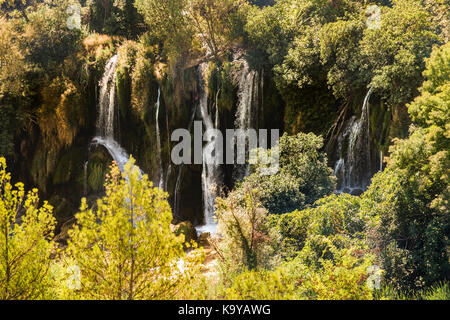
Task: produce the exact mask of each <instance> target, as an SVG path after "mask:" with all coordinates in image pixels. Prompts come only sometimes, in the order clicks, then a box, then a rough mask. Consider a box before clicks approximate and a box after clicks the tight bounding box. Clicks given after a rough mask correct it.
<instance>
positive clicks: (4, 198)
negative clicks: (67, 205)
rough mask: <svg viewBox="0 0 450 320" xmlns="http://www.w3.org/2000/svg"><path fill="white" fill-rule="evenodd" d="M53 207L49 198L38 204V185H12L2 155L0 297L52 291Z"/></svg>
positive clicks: (32, 295) (33, 296) (46, 294)
mask: <svg viewBox="0 0 450 320" xmlns="http://www.w3.org/2000/svg"><path fill="white" fill-rule="evenodd" d="M52 209H53V208H52V207H51V206H50V205H49V204H48V203H47V202H46V201H45V202H44V203H43V205H42V206H41V207H39V198H38V191H37V189H33V190H32V191H30V192H28V193H25V190H24V186H23V184H22V183H17V184H16V185H15V187H13V186H12V185H11V175H10V174H9V173H7V172H6V162H5V159H4V158H0V248H1V252H2V253H1V254H0V299H1V300H19V299H30V300H31V299H46V298H48V297H49V295H50V294H51V292H52V281H51V277H50V273H49V268H50V264H51V259H50V255H51V254H52V252H53V250H54V249H55V248H54V243H53V241H52V240H51V239H52V238H53V230H54V228H55V222H56V221H55V218H54V217H53V216H52Z"/></svg>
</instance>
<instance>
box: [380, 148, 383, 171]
mask: <svg viewBox="0 0 450 320" xmlns="http://www.w3.org/2000/svg"><path fill="white" fill-rule="evenodd" d="M382 171H383V151H380V172H382Z"/></svg>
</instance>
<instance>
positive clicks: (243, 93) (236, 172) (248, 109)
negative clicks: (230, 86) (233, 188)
mask: <svg viewBox="0 0 450 320" xmlns="http://www.w3.org/2000/svg"><path fill="white" fill-rule="evenodd" d="M237 61H239V62H241V63H242V65H243V68H242V70H241V72H240V74H239V75H238V79H237V83H238V101H239V102H238V106H237V110H236V120H235V129H241V130H247V129H250V128H254V126H255V116H256V115H257V111H258V110H257V105H256V104H257V99H258V81H259V75H258V72H256V71H255V70H251V69H250V67H249V65H248V62H247V61H246V60H245V59H240V60H237ZM246 158H247V157H246ZM248 174H249V165H248V164H236V165H235V166H234V169H233V180H234V181H235V182H237V181H240V180H242V179H243V178H244V177H246V176H248Z"/></svg>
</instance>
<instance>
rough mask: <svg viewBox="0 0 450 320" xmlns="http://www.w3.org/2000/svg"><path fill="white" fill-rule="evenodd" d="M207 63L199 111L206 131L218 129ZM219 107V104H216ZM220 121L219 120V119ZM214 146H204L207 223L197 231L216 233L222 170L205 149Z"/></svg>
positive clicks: (203, 64) (203, 183) (203, 68)
mask: <svg viewBox="0 0 450 320" xmlns="http://www.w3.org/2000/svg"><path fill="white" fill-rule="evenodd" d="M206 67H207V64H205V63H202V64H201V65H200V66H199V73H200V81H199V82H200V85H201V92H200V97H199V113H200V117H201V118H202V120H203V125H204V126H205V129H206V131H208V130H213V129H216V128H215V126H214V123H213V121H212V119H211V115H210V114H209V111H208V92H207V89H206V83H205V80H204V74H205V71H206ZM216 109H217V106H216ZM217 122H218V120H217ZM207 148H208V149H210V148H213V149H214V150H215V152H219V150H218V149H217V148H216V146H215V141H214V140H213V141H210V142H208V143H207V144H206V145H205V146H204V147H203V170H202V192H203V205H204V217H205V225H203V226H201V227H199V228H197V232H198V233H201V232H211V233H214V232H215V229H216V223H215V221H214V211H215V200H216V197H217V195H218V191H219V190H218V188H219V187H220V185H221V172H220V166H219V165H218V164H216V163H211V161H210V160H209V159H208V152H205V150H207Z"/></svg>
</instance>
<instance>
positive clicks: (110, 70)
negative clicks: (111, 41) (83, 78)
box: [92, 55, 142, 174]
mask: <svg viewBox="0 0 450 320" xmlns="http://www.w3.org/2000/svg"><path fill="white" fill-rule="evenodd" d="M118 59H119V56H118V55H115V56H113V57H112V58H111V59H110V60H109V61H108V62H107V63H106V67H105V72H104V74H103V77H102V79H101V81H100V83H99V86H100V97H99V103H98V110H99V113H98V120H97V136H96V137H94V138H93V139H92V143H93V144H97V145H101V146H103V147H105V149H106V150H108V152H109V154H110V155H111V157H112V158H113V160H114V161H115V162H116V163H117V165H118V166H119V168H120V171H123V170H124V167H125V164H126V163H127V162H128V160H129V158H130V156H129V155H128V153H127V152H126V151H125V150H124V149H123V148H122V147H121V146H120V145H119V143H118V142H117V141H116V140H114V113H115V109H116V101H115V97H116V68H117V62H118ZM139 171H140V172H141V174H142V171H141V170H140V169H139Z"/></svg>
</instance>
